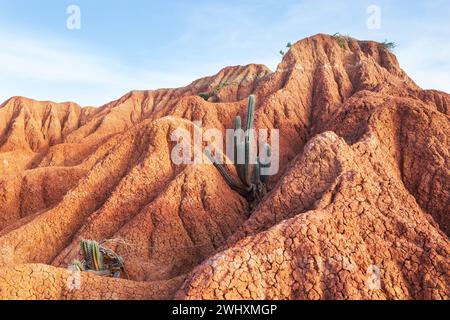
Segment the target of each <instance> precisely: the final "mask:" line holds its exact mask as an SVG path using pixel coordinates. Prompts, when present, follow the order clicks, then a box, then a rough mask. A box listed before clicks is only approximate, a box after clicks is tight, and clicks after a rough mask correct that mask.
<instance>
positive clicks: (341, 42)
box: [333, 32, 352, 49]
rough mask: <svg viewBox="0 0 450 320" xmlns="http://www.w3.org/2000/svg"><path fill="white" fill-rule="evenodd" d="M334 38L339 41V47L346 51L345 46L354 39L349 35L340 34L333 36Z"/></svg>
mask: <svg viewBox="0 0 450 320" xmlns="http://www.w3.org/2000/svg"><path fill="white" fill-rule="evenodd" d="M333 38H334V39H335V40H336V41H337V43H338V45H339V47H341V48H342V49H345V44H346V43H347V42H348V41H350V40H351V39H352V38H351V37H350V36H349V35H342V34H340V33H339V32H336V33H335V34H333Z"/></svg>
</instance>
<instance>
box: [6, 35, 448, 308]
mask: <svg viewBox="0 0 450 320" xmlns="http://www.w3.org/2000/svg"><path fill="white" fill-rule="evenodd" d="M224 82H227V83H229V84H230V85H229V86H226V87H224V88H223V90H222V91H220V93H219V95H218V97H217V98H215V99H214V101H204V100H203V99H201V98H200V97H198V96H197V95H198V93H200V92H205V91H210V90H213V89H214V88H216V87H217V86H219V85H220V84H221V83H224ZM249 94H254V95H255V96H256V97H257V109H256V115H255V116H256V119H255V126H256V128H269V129H279V130H280V147H279V149H280V172H279V174H278V175H276V176H274V177H272V179H271V182H270V188H271V192H270V193H269V194H268V195H267V196H266V197H265V199H264V200H263V201H262V202H261V203H260V205H259V207H257V208H256V209H255V210H254V211H253V212H250V210H249V205H248V203H247V202H246V201H245V199H243V198H241V197H240V196H239V194H237V193H236V192H234V191H233V190H231V189H230V188H229V187H228V185H227V184H226V182H225V181H224V179H223V178H222V176H221V175H220V174H219V173H218V172H217V170H216V169H215V168H214V167H213V166H212V165H211V164H204V165H179V166H177V165H174V164H173V163H172V162H171V160H170V155H171V150H172V148H173V147H174V145H175V143H174V142H172V141H171V139H170V135H171V132H173V130H175V129H177V128H180V127H181V128H186V129H187V130H189V131H190V132H191V133H192V134H193V133H194V131H195V130H198V127H196V125H195V124H194V122H195V121H200V120H201V121H202V122H203V127H204V128H218V129H220V130H223V131H224V130H225V129H227V128H232V127H233V121H234V117H235V116H236V115H238V114H239V115H241V116H242V117H245V112H246V98H247V96H248V95H249ZM449 106H450V95H448V94H446V93H444V92H439V91H434V90H422V89H421V88H419V87H418V86H417V85H416V84H415V83H414V82H413V80H411V79H410V78H409V77H408V76H407V75H406V74H405V72H404V71H403V70H402V69H401V68H400V66H399V63H398V62H397V59H396V57H395V56H394V55H393V54H392V53H390V52H389V51H387V50H386V49H384V48H383V47H382V46H381V45H380V44H378V43H375V42H370V41H357V40H353V39H350V40H349V41H347V43H346V44H345V47H344V48H341V47H340V46H339V45H338V43H337V41H336V40H335V39H334V38H333V37H330V36H327V35H316V36H314V37H310V38H307V39H304V40H301V41H299V42H298V43H296V44H295V45H293V46H292V48H291V50H290V51H289V52H288V53H287V54H286V55H285V57H284V58H283V61H282V62H281V63H280V65H279V66H278V69H277V71H275V72H272V71H270V70H269V69H267V68H266V67H265V66H261V65H248V66H238V67H228V68H225V69H223V70H222V71H220V72H219V73H218V74H217V75H215V76H212V77H208V78H203V79H200V80H197V81H195V82H193V83H192V84H191V85H189V86H187V87H185V88H178V89H164V90H157V91H140V92H131V93H129V94H127V95H125V96H124V97H122V98H120V99H119V100H117V101H113V102H111V103H108V104H106V105H104V106H102V107H100V108H81V107H79V106H78V105H76V104H74V103H63V104H57V103H51V102H38V101H33V100H30V99H26V98H22V97H14V98H11V99H10V100H8V101H6V102H5V103H4V104H2V105H1V106H0V253H1V254H0V298H1V299H172V298H179V299H449V297H450V287H449V280H450V279H449V275H450V266H449V253H450V246H449V244H450V242H449V234H450V224H449V207H450V165H449V163H450V162H449V159H450V154H449V150H450V148H449V144H450V141H449V134H448V133H449V132H450V122H449V120H450V119H449ZM82 238H85V239H95V240H98V241H102V240H107V239H120V241H116V242H114V241H111V242H109V246H110V247H111V248H112V249H114V250H115V251H116V252H117V253H118V254H120V255H122V256H123V257H124V260H125V266H126V269H127V270H128V272H129V274H130V279H129V280H127V279H112V278H104V277H98V276H95V275H93V274H90V273H81V275H79V274H75V273H72V272H70V271H69V270H68V269H67V266H68V264H69V263H70V262H71V261H72V260H73V259H74V258H78V257H79V241H80V239H82Z"/></svg>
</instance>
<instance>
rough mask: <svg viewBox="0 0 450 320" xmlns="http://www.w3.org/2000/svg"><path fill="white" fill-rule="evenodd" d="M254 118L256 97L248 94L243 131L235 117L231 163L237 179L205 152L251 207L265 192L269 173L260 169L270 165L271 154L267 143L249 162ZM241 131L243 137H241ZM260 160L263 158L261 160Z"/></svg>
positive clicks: (240, 122)
mask: <svg viewBox="0 0 450 320" xmlns="http://www.w3.org/2000/svg"><path fill="white" fill-rule="evenodd" d="M254 118H255V97H254V96H253V95H251V96H250V97H249V98H248V107H247V121H246V126H245V132H243V131H242V121H241V117H240V116H237V117H236V119H235V131H234V133H235V134H234V165H235V167H236V172H237V175H238V178H239V179H238V180H235V179H234V178H233V176H232V175H231V174H230V173H229V172H228V170H227V169H226V168H225V166H224V165H223V164H222V163H221V162H220V161H218V160H217V158H216V157H214V156H213V155H212V154H211V153H210V152H209V150H207V151H206V152H205V153H206V155H207V156H208V157H209V159H210V160H211V162H212V163H213V164H214V166H215V167H216V168H217V169H218V170H219V171H220V173H221V174H222V176H223V177H224V178H225V180H226V181H227V183H228V184H229V185H230V187H231V188H232V189H233V190H235V191H237V192H239V193H240V194H241V195H242V196H244V197H246V198H247V199H248V200H249V202H250V206H251V208H252V209H254V208H255V207H256V206H257V204H258V203H259V202H260V201H261V199H262V198H263V197H264V196H265V195H266V193H267V185H268V183H269V178H270V176H269V175H267V174H264V173H266V172H265V171H263V169H268V168H269V167H270V162H269V159H270V156H271V151H270V146H269V145H268V144H267V143H266V144H264V150H259V155H258V157H257V158H256V161H255V163H254V164H253V165H252V164H251V160H252V159H251V152H252V147H253V136H252V135H253V121H254ZM242 133H244V138H243V137H242ZM261 151H262V152H263V156H264V158H261V153H262V152H261ZM263 159H264V161H262V160H263Z"/></svg>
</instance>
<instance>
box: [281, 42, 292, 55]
mask: <svg viewBox="0 0 450 320" xmlns="http://www.w3.org/2000/svg"><path fill="white" fill-rule="evenodd" d="M291 47H292V43H291V42H288V43H287V44H286V48H287V49H288V50H289V49H290V48H291ZM279 54H280V55H281V56H282V57H284V55H285V54H286V51H284V50H280V51H279Z"/></svg>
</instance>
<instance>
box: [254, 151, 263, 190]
mask: <svg viewBox="0 0 450 320" xmlns="http://www.w3.org/2000/svg"><path fill="white" fill-rule="evenodd" d="M260 183H261V170H260V162H259V157H258V158H257V160H256V164H255V165H254V166H253V184H255V185H258V184H260Z"/></svg>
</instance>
